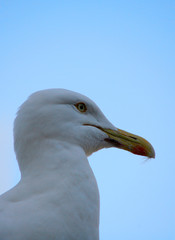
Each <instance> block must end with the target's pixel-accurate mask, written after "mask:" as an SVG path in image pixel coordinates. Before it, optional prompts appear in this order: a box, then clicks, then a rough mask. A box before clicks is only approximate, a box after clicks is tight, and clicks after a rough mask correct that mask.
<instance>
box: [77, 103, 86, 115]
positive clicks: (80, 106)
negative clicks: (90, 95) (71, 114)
mask: <svg viewBox="0 0 175 240" xmlns="http://www.w3.org/2000/svg"><path fill="white" fill-rule="evenodd" d="M75 107H76V108H77V109H78V111H80V112H82V113H84V112H86V111H87V107H86V104H85V103H83V102H79V103H76V104H75Z"/></svg>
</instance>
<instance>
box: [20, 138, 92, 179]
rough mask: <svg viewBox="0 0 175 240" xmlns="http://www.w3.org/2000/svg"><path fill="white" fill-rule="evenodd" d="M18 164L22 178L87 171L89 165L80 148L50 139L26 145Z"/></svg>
mask: <svg viewBox="0 0 175 240" xmlns="http://www.w3.org/2000/svg"><path fill="white" fill-rule="evenodd" d="M18 162H19V166H20V170H21V176H22V178H23V177H25V176H30V177H35V176H42V175H43V176H45V175H46V174H48V172H52V174H54V173H56V174H57V175H58V173H59V174H60V173H62V172H65V171H66V173H69V172H71V171H75V170H76V169H80V168H82V169H83V168H84V169H87V164H88V165H89V163H88V160H87V157H86V155H85V152H84V151H83V149H82V148H81V147H79V146H76V145H73V144H70V143H67V142H63V141H59V140H51V139H46V140H45V141H42V142H41V143H40V144H36V143H35V142H34V143H32V144H30V145H28V148H27V147H26V149H25V151H23V155H21V156H20V158H19V159H18ZM77 166H78V167H77ZM76 167H77V168H76ZM82 169H81V170H82ZM77 171H78V170H77Z"/></svg>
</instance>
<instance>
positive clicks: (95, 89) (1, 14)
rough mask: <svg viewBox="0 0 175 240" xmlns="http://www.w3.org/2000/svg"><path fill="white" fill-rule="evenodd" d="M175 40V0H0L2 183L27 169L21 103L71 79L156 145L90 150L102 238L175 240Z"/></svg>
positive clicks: (69, 85) (9, 183)
mask: <svg viewBox="0 0 175 240" xmlns="http://www.w3.org/2000/svg"><path fill="white" fill-rule="evenodd" d="M174 43H175V2H174V1H150V0H148V1H128V0H126V1H114V0H113V1H112V0H109V1H100V0H99V1H96V0H94V1H92V0H89V1H70V0H67V1H66V0H65V1H56V0H50V1H41V0H37V1H33V0H31V1H20V0H19V1H17V0H14V1H9V0H7V1H0V56H1V58H0V82H1V94H0V100H1V101H0V106H1V117H0V124H1V133H0V148H1V151H0V166H1V167H0V193H3V192H5V191H6V190H8V189H10V188H11V187H13V186H14V185H15V184H16V183H17V182H18V181H19V179H20V173H19V170H18V166H17V162H16V159H15V154H14V150H13V134H12V131H13V120H14V118H15V115H16V111H17V109H18V107H19V106H20V104H22V103H23V102H24V101H25V100H26V98H27V97H28V96H29V95H30V94H31V93H33V92H35V91H37V90H40V89H47V88H65V89H70V90H73V91H77V92H80V93H82V94H84V95H86V96H88V97H90V98H91V99H92V100H93V101H95V102H96V103H97V105H98V106H99V107H100V108H101V110H102V111H103V113H104V114H105V115H106V117H107V118H108V119H109V120H110V121H111V122H112V123H113V124H114V125H115V126H116V127H118V128H121V129H123V130H126V131H130V132H132V133H134V134H138V135H140V136H142V137H144V138H146V139H147V140H148V141H150V142H151V143H152V145H153V146H154V148H155V151H156V158H155V159H152V160H149V161H146V162H145V158H143V157H140V156H136V155H133V154H131V153H129V152H126V151H122V150H119V149H114V148H113V149H105V150H101V151H99V152H97V153H94V154H93V155H92V156H90V157H89V161H90V164H91V166H92V169H93V171H94V174H95V176H96V179H97V182H98V186H99V191H100V197H101V200H100V202H101V203H100V204H101V212H100V239H101V240H115V239H120V240H140V239H141V240H148V239H149V240H165V239H166V240H174V239H175V184H174V182H175V174H174V172H175V157H174V142H175V141H174V135H175V127H174V125H175V110H174V109H175V70H174V69H175V67H174V65H175V44H174Z"/></svg>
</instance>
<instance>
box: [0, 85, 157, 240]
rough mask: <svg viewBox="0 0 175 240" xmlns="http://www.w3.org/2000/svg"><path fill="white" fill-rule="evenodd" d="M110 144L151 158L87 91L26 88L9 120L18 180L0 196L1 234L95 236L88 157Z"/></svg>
mask: <svg viewBox="0 0 175 240" xmlns="http://www.w3.org/2000/svg"><path fill="white" fill-rule="evenodd" d="M110 147H117V148H120V149H124V150H127V151H130V152H132V153H134V154H137V155H142V156H146V157H148V158H154V157H155V152H154V149H153V147H152V146H151V144H150V143H149V142H148V141H146V140H145V139H144V138H142V137H139V136H137V135H133V134H131V133H128V132H126V131H123V130H120V129H119V128H116V127H115V126H114V125H113V124H112V123H110V122H109V121H108V119H107V118H106V117H105V116H104V114H103V113H102V111H101V110H100V109H99V108H98V106H97V105H96V104H95V103H94V102H93V101H92V100H90V99H89V98H87V97H85V96H83V95H81V94H79V93H76V92H73V91H69V90H65V89H47V90H41V91H38V92H36V93H34V94H32V95H31V96H30V97H29V98H28V99H27V100H26V101H25V102H24V103H23V104H22V105H21V107H20V108H19V111H18V113H17V117H16V119H15V122H14V149H15V153H16V158H17V161H18V164H19V168H20V171H21V180H20V182H19V183H18V184H17V185H16V186H15V187H14V188H12V189H11V190H9V191H8V192H6V193H4V194H3V195H1V197H0V239H1V240H24V239H25V240H98V239H99V191H98V186H97V183H96V179H95V177H94V174H93V172H92V169H91V167H90V165H89V162H88V159H87V157H88V156H89V155H91V154H92V153H93V152H96V151H98V150H100V149H102V148H110Z"/></svg>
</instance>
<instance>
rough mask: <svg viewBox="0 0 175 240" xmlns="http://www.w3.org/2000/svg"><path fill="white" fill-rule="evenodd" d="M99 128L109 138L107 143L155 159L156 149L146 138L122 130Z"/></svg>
mask: <svg viewBox="0 0 175 240" xmlns="http://www.w3.org/2000/svg"><path fill="white" fill-rule="evenodd" d="M98 128H99V129H101V130H102V131H103V132H105V133H106V134H107V135H108V136H109V138H106V139H105V141H107V142H110V143H112V144H113V145H114V146H116V147H117V148H121V149H124V150H127V151H129V152H132V153H134V154H137V155H142V156H146V157H148V158H155V151H154V148H153V147H152V145H151V144H150V143H149V142H148V141H147V140H145V139H144V138H142V137H139V136H137V135H134V134H131V133H129V132H126V131H123V130H120V129H117V130H111V129H105V128H101V127H98Z"/></svg>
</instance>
